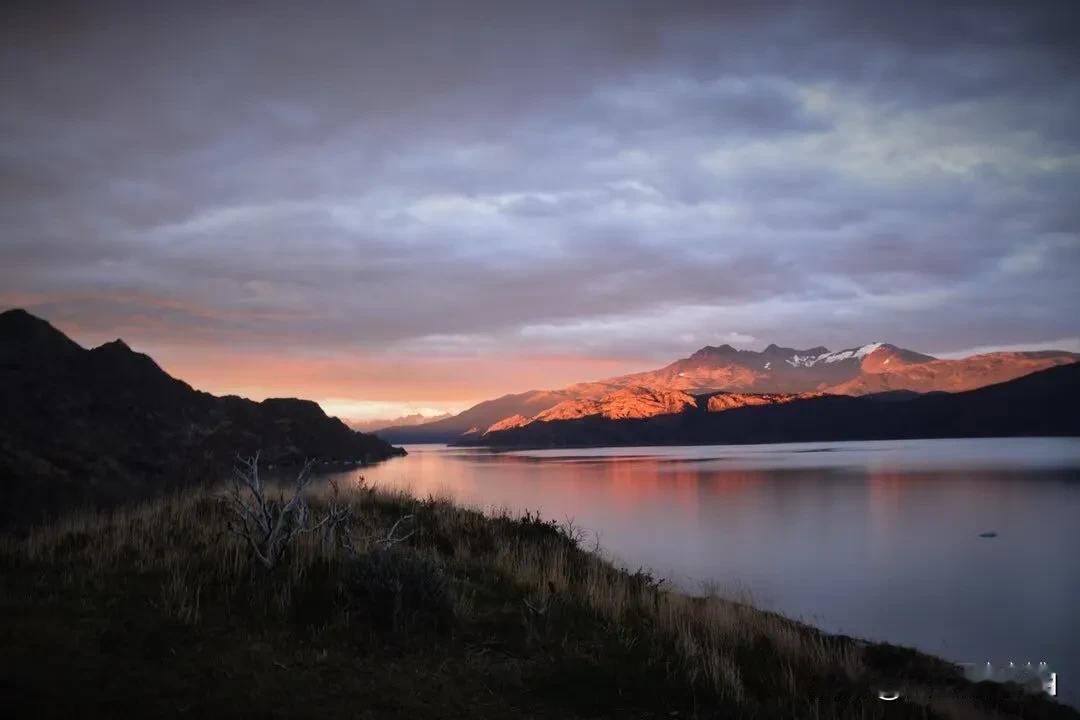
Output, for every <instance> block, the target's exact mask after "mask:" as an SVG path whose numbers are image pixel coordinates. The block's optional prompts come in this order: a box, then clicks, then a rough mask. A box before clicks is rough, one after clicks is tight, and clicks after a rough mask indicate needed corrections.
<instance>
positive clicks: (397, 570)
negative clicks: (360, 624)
mask: <svg viewBox="0 0 1080 720" xmlns="http://www.w3.org/2000/svg"><path fill="white" fill-rule="evenodd" d="M345 562H346V569H345V573H344V581H343V590H344V595H345V605H346V609H347V611H348V612H349V614H350V616H351V615H353V614H359V615H361V616H365V615H366V616H367V618H368V619H369V620H371V621H372V622H373V623H375V624H380V625H384V626H389V627H390V629H391V630H393V631H395V632H397V631H399V630H404V629H406V628H423V627H425V626H426V627H429V628H432V629H435V630H446V629H448V628H449V627H450V625H451V623H452V622H453V619H454V597H453V593H452V591H451V589H450V583H449V580H448V579H447V576H446V572H445V571H444V569H443V567H442V565H441V564H440V563H438V562H436V561H435V560H433V559H431V558H430V557H428V556H426V555H421V554H419V553H417V552H416V551H415V550H411V549H408V548H398V547H384V546H382V545H375V546H373V547H372V548H371V549H370V550H368V551H367V552H365V553H361V554H358V555H356V556H355V557H351V558H349V559H348V560H346V561H345Z"/></svg>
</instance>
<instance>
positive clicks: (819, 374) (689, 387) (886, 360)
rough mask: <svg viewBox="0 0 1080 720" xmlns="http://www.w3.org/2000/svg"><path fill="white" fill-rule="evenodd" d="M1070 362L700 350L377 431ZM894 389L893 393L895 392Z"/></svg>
mask: <svg viewBox="0 0 1080 720" xmlns="http://www.w3.org/2000/svg"><path fill="white" fill-rule="evenodd" d="M1077 360H1080V355H1077V354H1075V353H1070V352H1065V351H1058V350H1048V351H1039V352H993V353H985V354H980V355H973V356H970V357H966V358H961V359H939V358H935V357H933V356H931V355H926V354H924V353H919V352H914V351H912V350H906V349H904V348H900V347H897V346H895V345H891V344H889V343H883V342H875V343H870V344H867V345H862V346H860V347H855V348H850V349H846V350H840V351H837V352H832V351H830V350H829V349H828V348H825V347H812V348H808V349H797V348H790V347H780V346H778V345H769V346H768V347H766V348H765V349H764V350H762V351H760V352H758V351H753V350H737V349H735V348H734V347H732V346H730V345H721V346H719V347H714V346H706V347H703V348H701V349H700V350H698V351H697V352H695V353H693V354H692V355H690V356H689V357H686V358H682V359H680V360H676V361H675V362H672V363H670V364H668V365H665V366H664V367H662V368H659V369H657V370H650V371H646V372H640V373H633V374H629V375H622V376H618V377H613V378H608V379H606V380H601V381H597V382H586V383H579V384H576V385H571V386H569V387H566V388H563V389H561V390H532V391H528V392H524V393H518V394H513V395H504V396H502V397H499V398H496V399H494V400H488V401H485V402H482V403H479V404H477V405H474V406H473V407H471V408H469V409H467V410H465V411H464V412H462V413H459V414H458V415H455V416H453V417H450V418H446V419H442V420H438V421H435V422H430V423H424V424H421V425H414V426H410V427H402V426H395V427H388V428H383V429H380V430H377V432H378V434H379V436H380V437H383V438H385V439H387V440H390V441H392V442H400V443H407V442H457V441H467V442H475V441H476V438H483V437H484V436H485V435H487V434H488V433H497V432H502V431H506V430H511V429H516V428H520V427H523V426H525V425H529V424H533V423H544V422H551V421H556V420H559V421H565V420H576V419H581V418H588V417H598V418H606V419H609V420H618V419H642V418H648V417H656V416H661V415H671V414H673V413H679V412H682V411H683V410H685V409H688V408H692V407H697V406H698V404H699V397H701V396H708V397H707V398H706V400H705V402H706V403H709V404H711V405H712V406H713V409H714V411H715V409H719V407H720V406H721V405H722V406H723V407H724V408H725V409H733V408H737V407H742V406H745V405H766V404H768V405H772V404H787V403H790V402H792V401H793V400H802V399H812V398H813V397H814V396H818V395H842V396H862V395H871V394H874V395H879V394H882V393H885V394H887V396H888V397H891V398H893V399H897V398H898V397H900V396H902V395H903V394H904V393H932V392H951V393H955V392H963V391H967V390H973V389H976V388H981V387H985V386H987V385H992V384H995V383H1000V382H1003V381H1007V380H1012V379H1014V378H1018V377H1022V376H1024V375H1028V374H1030V373H1033V372H1037V371H1039V370H1044V369H1047V368H1051V367H1055V366H1059V365H1066V364H1069V363H1074V362H1076V361H1077ZM898 393H899V394H898Z"/></svg>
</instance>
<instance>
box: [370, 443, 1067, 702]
mask: <svg viewBox="0 0 1080 720" xmlns="http://www.w3.org/2000/svg"><path fill="white" fill-rule="evenodd" d="M407 449H408V450H409V453H410V454H409V456H408V457H405V458H399V459H394V460H391V461H388V462H386V463H384V464H382V465H378V466H376V467H372V468H367V469H365V470H364V474H365V476H366V478H367V479H368V481H369V482H372V483H374V484H377V485H379V486H384V487H399V488H407V489H409V490H411V491H412V492H414V493H416V494H419V495H421V496H426V495H427V494H428V493H433V494H436V495H450V496H451V497H453V499H454V500H455V501H457V502H459V503H462V504H468V505H474V506H479V507H482V508H503V507H506V508H510V509H512V510H515V511H523V510H526V509H529V510H539V511H540V513H541V514H542V515H543V516H545V517H547V518H553V519H555V520H558V521H560V522H565V521H568V520H569V521H572V522H573V523H574V525H575V526H579V527H581V528H583V529H584V530H585V531H587V532H588V540H587V541H586V544H588V545H592V544H593V543H594V542H595V541H596V540H597V538H598V539H599V543H600V546H601V547H602V548H603V550H604V551H605V552H606V553H608V554H609V555H611V556H613V557H614V558H615V559H616V560H617V561H618V562H619V563H620V564H622V565H625V566H627V567H630V568H634V569H636V568H638V567H639V566H643V567H646V568H651V569H652V570H653V571H654V572H655V573H656V574H657V575H658V576H660V577H664V578H667V579H668V580H669V581H671V582H672V583H673V584H675V585H676V586H678V587H680V588H683V589H685V590H688V591H691V592H701V591H702V589H703V587H712V588H718V589H719V591H720V592H721V594H726V595H729V596H735V597H740V598H745V597H747V596H749V597H750V598H751V599H752V601H753V602H754V603H755V604H756V605H758V606H759V607H764V608H768V609H771V610H776V611H778V612H782V613H784V614H786V615H788V616H791V617H796V618H801V619H803V620H805V621H807V622H810V623H812V624H814V625H817V626H819V627H821V628H824V629H827V630H830V631H836V632H844V633H849V634H853V635H857V636H861V637H866V638H870V639H875V640H883V641H889V642H893V643H899V644H904V645H911V646H915V647H917V648H919V649H922V650H925V651H928V652H931V653H934V654H937V655H941V656H943V657H946V658H949V659H951V660H955V661H960V662H964V661H968V662H980V663H985V662H986V661H992V662H994V663H1007V662H1009V661H1017V662H1026V661H1032V662H1039V661H1045V662H1048V663H1050V665H1051V666H1052V667H1053V668H1054V669H1056V670H1057V671H1058V688H1059V698H1060V699H1061V700H1063V701H1066V702H1069V703H1070V704H1073V705H1080V692H1078V688H1080V649H1078V648H1077V645H1076V641H1078V640H1080V618H1078V617H1077V611H1078V609H1080V562H1077V561H1076V559H1075V558H1074V557H1073V556H1072V553H1073V552H1074V551H1075V550H1076V549H1077V548H1080V439H1074V438H1065V439H1061V438H1054V439H1046V438H1020V439H1017V438H1010V439H978V440H915V441H889V442H850V443H805V444H787V445H752V446H696V447H648V448H646V447H638V448H599V449H587V450H546V451H545V450H540V451H527V452H500V453H495V452H490V451H487V450H482V449H475V448H468V449H465V448H448V447H445V446H438V445H418V446H411V447H408V448H407ZM983 533H996V536H995V537H981V534H983Z"/></svg>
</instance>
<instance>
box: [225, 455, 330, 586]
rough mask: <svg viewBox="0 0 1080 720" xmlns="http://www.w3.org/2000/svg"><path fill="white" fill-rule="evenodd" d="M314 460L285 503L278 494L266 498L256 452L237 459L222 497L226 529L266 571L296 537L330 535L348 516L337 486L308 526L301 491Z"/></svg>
mask: <svg viewBox="0 0 1080 720" xmlns="http://www.w3.org/2000/svg"><path fill="white" fill-rule="evenodd" d="M314 464H315V461H314V460H308V461H307V462H305V463H304V465H303V467H301V468H300V472H299V473H298V474H297V476H296V480H295V481H294V483H293V495H292V498H290V499H289V501H288V502H285V501H284V497H283V496H282V495H280V494H279V496H278V497H277V498H271V497H268V495H267V490H266V488H265V486H264V485H263V482H262V479H261V478H260V477H259V453H255V455H254V456H253V457H250V458H244V457H240V456H239V455H238V456H237V457H236V465H235V466H234V467H233V475H232V484H231V486H230V488H229V491H228V492H227V493H226V494H225V497H224V503H225V507H226V508H227V509H228V510H229V530H230V531H231V532H233V533H234V534H236V535H237V536H239V537H240V538H242V539H243V540H245V541H246V542H247V545H248V547H250V548H251V552H252V555H253V556H254V558H255V559H256V560H258V561H259V563H261V564H262V565H263V567H265V568H267V569H273V568H274V567H275V566H277V564H278V562H279V561H280V560H281V557H282V555H284V553H285V550H286V548H288V547H289V545H290V543H292V542H293V540H295V539H296V538H297V537H298V536H299V535H301V534H304V533H311V532H315V531H317V530H320V529H325V531H327V532H330V533H332V532H333V531H334V530H335V529H336V528H337V527H338V526H339V525H342V524H344V523H345V522H346V521H347V520H348V519H349V518H350V517H351V513H350V510H349V507H348V505H347V504H344V503H342V502H341V501H340V496H339V493H338V486H337V484H336V483H334V482H331V486H332V487H333V489H334V495H333V499H332V500H331V501H330V505H329V508H328V511H327V512H326V514H324V515H323V516H322V518H321V519H319V520H318V521H317V522H315V523H313V524H311V525H308V516H309V514H310V510H309V509H308V505H307V501H306V500H305V499H304V490H305V488H307V486H308V485H310V484H311V469H312V467H313V466H314Z"/></svg>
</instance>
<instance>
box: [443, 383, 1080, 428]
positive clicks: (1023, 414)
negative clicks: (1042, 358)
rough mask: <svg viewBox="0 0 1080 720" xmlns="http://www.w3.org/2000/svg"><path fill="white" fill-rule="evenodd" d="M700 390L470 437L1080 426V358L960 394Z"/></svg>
mask: <svg viewBox="0 0 1080 720" xmlns="http://www.w3.org/2000/svg"><path fill="white" fill-rule="evenodd" d="M696 397H697V403H696V404H695V405H694V406H691V407H688V408H687V409H685V410H683V411H682V412H678V413H673V414H666V415H657V416H654V417H647V418H639V419H611V418H608V417H604V416H603V415H590V416H587V417H582V418H576V419H569V420H554V421H548V422H544V421H534V422H530V423H528V424H523V425H518V426H515V427H508V428H506V429H500V430H493V431H491V432H488V433H487V434H485V435H483V436H482V437H478V438H476V439H475V440H465V441H463V442H465V443H468V444H480V445H489V446H494V447H583V446H601V445H684V444H742V443H772V442H814V441H836V440H885V439H904V438H958V437H1007V436H1061V435H1080V414H1077V412H1076V408H1077V407H1078V405H1080V363H1072V364H1070V365H1062V366H1057V367H1053V368H1050V369H1047V370H1041V371H1039V372H1035V373H1032V374H1030V375H1027V376H1024V377H1021V378H1018V379H1015V380H1010V381H1008V382H1003V383H999V384H996V385H989V386H987V387H983V388H979V389H977V390H969V391H966V392H959V393H946V392H934V393H928V394H926V395H907V394H904V393H897V392H887V393H881V394H871V395H864V396H846V395H821V396H818V397H808V398H800V399H794V400H791V401H789V402H783V403H772V404H762V405H747V406H743V407H736V408H732V409H724V410H722V411H719V412H717V411H710V410H709V407H710V403H709V398H710V397H714V396H710V395H699V396H696ZM714 405H715V404H714Z"/></svg>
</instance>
